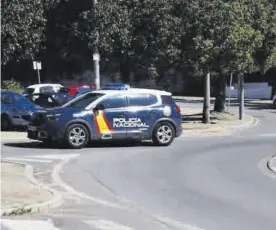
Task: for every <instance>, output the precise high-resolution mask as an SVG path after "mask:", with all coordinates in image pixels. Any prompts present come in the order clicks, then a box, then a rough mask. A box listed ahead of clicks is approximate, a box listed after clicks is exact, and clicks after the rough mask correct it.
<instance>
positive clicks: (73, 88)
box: [66, 84, 95, 96]
mask: <svg viewBox="0 0 276 230" xmlns="http://www.w3.org/2000/svg"><path fill="white" fill-rule="evenodd" d="M66 88H68V89H69V90H70V91H69V94H70V95H71V96H75V95H76V93H77V91H78V89H82V88H87V89H90V90H94V89H95V86H94V85H93V84H83V85H69V86H66Z"/></svg>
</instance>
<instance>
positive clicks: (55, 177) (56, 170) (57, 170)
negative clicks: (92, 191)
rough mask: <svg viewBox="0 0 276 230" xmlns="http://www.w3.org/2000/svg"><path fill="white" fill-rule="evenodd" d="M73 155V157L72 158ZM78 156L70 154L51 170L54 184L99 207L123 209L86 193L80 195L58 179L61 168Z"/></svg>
mask: <svg viewBox="0 0 276 230" xmlns="http://www.w3.org/2000/svg"><path fill="white" fill-rule="evenodd" d="M74 155H75V156H74ZM78 156H79V154H72V156H71V157H68V158H66V159H64V160H63V161H61V162H60V163H59V164H57V165H56V166H55V167H54V169H53V173H52V178H53V180H54V182H55V183H56V184H57V185H59V186H60V187H62V188H64V189H65V190H66V191H68V192H69V193H71V194H73V195H75V196H77V197H80V198H83V199H87V200H91V201H93V202H95V203H99V204H101V205H106V206H108V207H113V208H121V209H123V207H122V206H120V205H117V204H115V203H111V202H108V201H105V200H102V199H99V198H95V197H93V196H89V195H88V194H86V193H82V192H79V191H77V190H75V189H74V188H73V187H71V186H69V185H68V184H66V183H65V182H64V181H63V180H62V179H61V177H60V175H59V174H60V171H61V170H62V168H63V167H64V166H65V165H66V164H68V162H69V161H70V160H71V159H73V158H76V157H78Z"/></svg>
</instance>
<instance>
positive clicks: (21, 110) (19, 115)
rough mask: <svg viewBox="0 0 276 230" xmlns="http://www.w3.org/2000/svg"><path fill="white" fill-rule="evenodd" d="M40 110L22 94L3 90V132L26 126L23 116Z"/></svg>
mask: <svg viewBox="0 0 276 230" xmlns="http://www.w3.org/2000/svg"><path fill="white" fill-rule="evenodd" d="M40 109H41V107H39V106H38V105H35V104H33V103H31V102H30V101H29V100H28V99H27V98H25V97H24V96H23V95H21V94H18V93H15V92H12V91H2V90H1V130H9V129H11V128H13V127H20V126H21V127H22V126H26V125H27V124H28V122H27V121H26V120H24V119H23V116H24V115H28V114H30V113H31V112H34V111H37V110H40Z"/></svg>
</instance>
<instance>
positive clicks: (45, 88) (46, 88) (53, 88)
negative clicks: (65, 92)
mask: <svg viewBox="0 0 276 230" xmlns="http://www.w3.org/2000/svg"><path fill="white" fill-rule="evenodd" d="M63 87H64V86H63V85H61V84H36V85H30V86H28V87H27V88H26V89H25V90H24V92H23V95H24V96H25V95H29V94H34V93H56V92H58V91H59V90H60V89H61V88H63Z"/></svg>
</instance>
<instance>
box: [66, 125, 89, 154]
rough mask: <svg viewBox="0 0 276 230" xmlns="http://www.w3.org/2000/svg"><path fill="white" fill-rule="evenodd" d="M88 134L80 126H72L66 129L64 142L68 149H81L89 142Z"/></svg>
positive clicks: (82, 126) (84, 128)
mask: <svg viewBox="0 0 276 230" xmlns="http://www.w3.org/2000/svg"><path fill="white" fill-rule="evenodd" d="M89 138H90V135H89V132H88V130H87V128H86V127H85V126H84V125H82V124H72V125H70V126H69V127H68V128H67V131H66V135H65V141H66V145H67V146H68V147H69V148H73V149H81V148H83V147H85V146H86V145H87V143H88V142H89Z"/></svg>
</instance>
